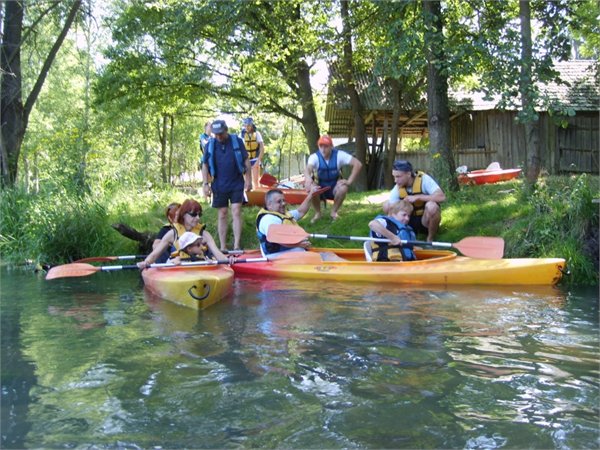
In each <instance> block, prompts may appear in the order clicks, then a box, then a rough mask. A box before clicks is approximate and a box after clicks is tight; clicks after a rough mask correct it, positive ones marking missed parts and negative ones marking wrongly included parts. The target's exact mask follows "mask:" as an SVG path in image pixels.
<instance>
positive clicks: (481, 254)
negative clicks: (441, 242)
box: [453, 236, 504, 259]
mask: <svg viewBox="0 0 600 450" xmlns="http://www.w3.org/2000/svg"><path fill="white" fill-rule="evenodd" d="M453 247H454V248H456V249H457V250H458V251H460V252H461V253H462V254H463V255H465V256H468V257H470V258H478V259H502V258H503V257H504V239H502V238H501V237H486V236H472V237H466V238H464V239H462V240H460V241H458V242H457V243H456V244H453Z"/></svg>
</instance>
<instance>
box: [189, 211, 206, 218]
mask: <svg viewBox="0 0 600 450" xmlns="http://www.w3.org/2000/svg"><path fill="white" fill-rule="evenodd" d="M186 214H189V215H190V216H192V217H198V216H201V215H202V213H201V212H200V211H188V212H186Z"/></svg>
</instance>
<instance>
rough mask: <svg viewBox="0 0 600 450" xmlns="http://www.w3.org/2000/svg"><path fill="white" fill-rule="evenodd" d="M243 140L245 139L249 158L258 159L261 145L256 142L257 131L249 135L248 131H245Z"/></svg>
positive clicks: (243, 131)
mask: <svg viewBox="0 0 600 450" xmlns="http://www.w3.org/2000/svg"><path fill="white" fill-rule="evenodd" d="M242 139H244V145H245V146H246V150H247V151H248V157H249V158H250V159H253V158H256V157H257V156H258V151H259V149H260V143H259V142H258V141H257V140H256V131H254V132H250V133H248V132H247V131H246V129H243V130H242Z"/></svg>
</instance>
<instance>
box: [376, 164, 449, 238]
mask: <svg viewBox="0 0 600 450" xmlns="http://www.w3.org/2000/svg"><path fill="white" fill-rule="evenodd" d="M392 176H393V177H394V182H395V183H396V185H395V186H394V187H393V188H392V190H391V191H390V197H389V198H388V200H387V201H386V202H384V203H383V213H384V214H386V215H387V214H388V212H389V209H390V206H391V205H392V204H394V203H396V202H398V201H400V200H406V201H408V202H410V203H412V205H413V207H414V210H413V212H412V215H411V216H410V222H409V225H410V226H411V227H412V229H413V230H414V231H415V233H424V234H427V241H428V242H433V239H434V238H435V235H436V234H437V232H438V229H439V227H440V222H441V220H442V210H441V208H440V203H443V202H444V201H446V194H444V191H443V190H442V188H441V187H440V186H439V185H438V184H437V182H436V181H435V180H434V179H433V178H432V177H431V176H429V175H427V174H426V173H424V172H420V171H419V172H415V171H414V170H413V167H412V164H411V163H409V162H408V161H405V160H398V161H394V165H393V167H392Z"/></svg>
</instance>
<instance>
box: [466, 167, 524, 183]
mask: <svg viewBox="0 0 600 450" xmlns="http://www.w3.org/2000/svg"><path fill="white" fill-rule="evenodd" d="M520 173H521V169H498V170H488V169H482V170H473V171H471V172H467V173H463V174H460V175H459V176H458V182H459V183H461V184H489V183H498V182H499V181H507V180H512V179H513V178H517V177H518V176H519V174H520Z"/></svg>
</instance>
